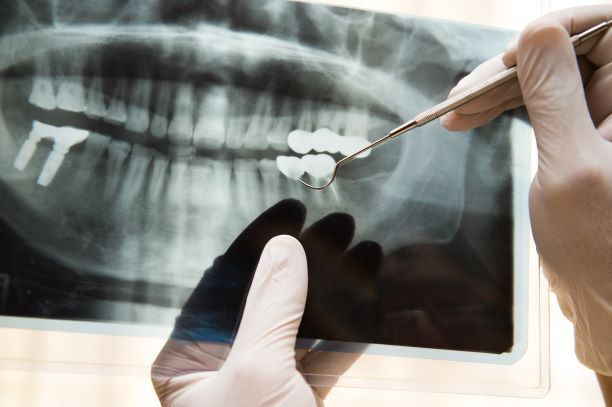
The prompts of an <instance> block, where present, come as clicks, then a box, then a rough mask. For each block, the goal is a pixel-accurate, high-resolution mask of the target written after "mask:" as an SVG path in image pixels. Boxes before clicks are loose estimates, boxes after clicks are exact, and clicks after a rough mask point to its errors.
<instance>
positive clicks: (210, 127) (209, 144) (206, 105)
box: [193, 86, 228, 149]
mask: <svg viewBox="0 0 612 407" xmlns="http://www.w3.org/2000/svg"><path fill="white" fill-rule="evenodd" d="M227 116H228V100H227V91H226V90H225V89H224V88H223V87H221V86H216V87H213V88H212V89H210V90H209V91H208V92H204V93H203V94H202V101H201V102H200V109H199V114H198V122H197V124H196V126H195V129H194V131H193V143H194V144H195V145H196V147H198V148H211V149H219V148H221V146H222V145H223V143H224V141H225V132H226V123H225V121H226V120H227Z"/></svg>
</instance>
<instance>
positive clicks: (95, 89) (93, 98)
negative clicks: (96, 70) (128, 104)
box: [85, 76, 106, 118]
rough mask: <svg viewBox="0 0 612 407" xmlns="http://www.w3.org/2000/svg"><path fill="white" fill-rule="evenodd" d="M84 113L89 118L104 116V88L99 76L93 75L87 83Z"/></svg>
mask: <svg viewBox="0 0 612 407" xmlns="http://www.w3.org/2000/svg"><path fill="white" fill-rule="evenodd" d="M85 115H86V116H87V117H90V118H102V117H104V116H106V106H105V105H104V88H103V85H102V78H101V77H99V76H96V77H94V78H93V79H92V80H91V83H90V84H89V93H88V94H87V108H86V109H85Z"/></svg>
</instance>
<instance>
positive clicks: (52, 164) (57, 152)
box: [36, 127, 89, 187]
mask: <svg viewBox="0 0 612 407" xmlns="http://www.w3.org/2000/svg"><path fill="white" fill-rule="evenodd" d="M56 129H57V130H56V133H55V134H54V135H53V139H54V140H53V141H54V142H53V150H52V151H51V153H50V154H49V157H48V158H47V161H45V165H44V166H43V169H42V171H41V172H40V175H39V176H38V180H37V181H36V182H37V183H38V184H39V185H42V186H43V187H46V186H48V185H49V184H50V183H51V181H53V178H55V175H56V174H57V171H58V170H59V168H60V166H61V165H62V162H63V161H64V158H65V157H66V154H68V151H69V150H70V148H71V147H72V146H74V145H76V144H79V143H82V142H83V141H84V140H85V139H86V138H87V137H88V136H89V131H87V130H82V129H75V128H72V127H60V128H56Z"/></svg>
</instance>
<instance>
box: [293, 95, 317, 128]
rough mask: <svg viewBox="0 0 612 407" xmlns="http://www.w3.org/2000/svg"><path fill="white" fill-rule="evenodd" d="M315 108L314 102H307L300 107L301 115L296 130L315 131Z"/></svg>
mask: <svg viewBox="0 0 612 407" xmlns="http://www.w3.org/2000/svg"><path fill="white" fill-rule="evenodd" d="M312 110H313V106H312V102H311V101H309V100H307V101H304V102H303V103H302V106H300V114H299V117H298V121H297V124H296V128H298V129H302V130H304V131H312V130H313V128H314V127H313V124H314V123H313V122H314V120H313V115H314V113H313V111H312Z"/></svg>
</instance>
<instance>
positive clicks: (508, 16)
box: [0, 0, 610, 407]
mask: <svg viewBox="0 0 612 407" xmlns="http://www.w3.org/2000/svg"><path fill="white" fill-rule="evenodd" d="M319 2H320V3H328V4H335V5H342V6H352V7H359V8H367V9H376V10H386V11H390V12H403V13H409V14H416V15H422V16H431V17H437V18H446V19H451V20H458V21H464V22H470V23H477V24H484V25H495V26H500V27H505V28H511V29H516V30H520V29H521V27H523V26H524V25H525V24H526V23H527V22H529V21H530V20H533V19H534V18H537V17H538V16H539V15H541V14H543V13H545V12H546V11H549V10H556V9H560V8H565V7H571V6H576V5H587V4H590V3H591V2H586V1H582V0H542V1H539V0H515V1H512V0H504V1H502V0H456V1H449V0H378V1H375V0H326V1H319ZM606 3H610V2H609V1H608V2H606ZM550 320H551V321H550V324H551V326H550V338H551V339H550V342H551V390H550V392H549V393H548V395H547V396H546V397H544V398H542V399H518V398H503V397H485V396H472V395H453V394H442V393H417V392H407V391H382V390H366V389H347V388H336V389H334V390H332V392H331V393H330V395H329V397H328V400H327V403H326V405H327V406H330V407H334V406H372V405H376V406H377V407H384V406H398V405H401V406H428V407H436V406H444V407H446V406H475V407H476V406H492V405H494V406H496V407H503V406H512V407H515V406H542V407H543V406H555V407H559V406H590V407H597V406H603V405H604V404H603V400H602V398H601V395H600V393H599V390H598V386H597V383H596V380H595V377H594V374H593V373H592V372H591V371H589V370H588V369H586V368H585V367H583V366H582V365H580V364H579V363H578V361H577V359H576V357H575V355H574V350H573V346H574V340H573V329H572V326H571V324H570V323H569V322H568V321H567V320H565V318H563V316H562V315H561V312H560V311H559V307H558V305H557V302H556V299H555V298H554V296H552V298H551V311H550ZM67 336H68V337H69V339H68V341H70V340H71V341H74V342H75V343H66V342H62V343H61V346H65V347H68V348H72V347H74V349H75V351H79V349H80V346H79V343H78V340H79V338H80V336H79V334H74V335H67ZM39 338H42V337H41V334H40V333H35V332H28V331H19V330H15V331H13V332H9V331H3V333H2V337H0V348H2V349H5V350H7V349H8V350H9V351H11V350H13V351H14V352H15V354H21V353H22V352H25V353H26V354H28V355H29V357H26V358H25V359H30V360H37V359H38V358H40V357H41V356H40V355H44V354H45V352H50V351H52V350H49V349H52V348H53V347H52V346H49V342H53V341H52V340H51V339H49V338H48V337H45V338H46V339H45V340H39ZM123 341H125V339H119V340H118V341H117V345H118V346H116V353H114V354H113V355H105V357H107V356H108V358H109V360H111V359H114V360H121V359H122V358H128V359H129V358H130V357H131V355H132V353H131V352H134V349H133V346H130V344H123V343H122V342H123ZM56 342H57V341H55V342H53V343H55V345H54V346H56V345H57V343H56ZM162 343H163V341H161V340H151V342H150V343H149V344H148V346H147V347H145V349H140V351H141V352H145V353H147V354H150V355H151V358H153V357H154V355H155V353H156V349H158V348H159V346H161V344H162ZM24 345H28V346H27V347H25V348H24ZM124 345H125V346H124ZM24 349H25V350H24ZM82 351H87V350H82ZM89 351H93V352H95V348H94V349H89ZM151 360H152V359H151ZM202 404H203V405H205V404H206V400H202ZM155 405H158V402H157V398H156V397H155V393H154V392H153V389H152V387H151V385H150V382H149V380H148V378H146V377H138V376H135V377H127V376H116V375H112V374H104V373H96V374H92V373H90V374H67V373H61V372H60V371H58V370H56V369H54V368H53V367H52V366H51V367H48V368H46V369H42V370H41V371H37V372H32V371H28V370H19V369H18V366H17V365H16V367H15V369H14V370H3V371H0V406H8V407H12V406H20V407H22V406H23V407H33V406H44V407H50V406H62V407H68V406H79V407H80V406H91V407H97V406H100V407H102V406H104V407H106V406H113V407H115V406H130V407H132V406H155Z"/></svg>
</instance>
